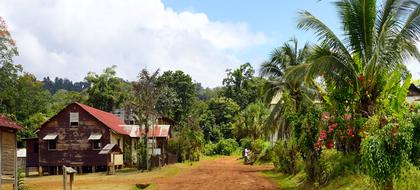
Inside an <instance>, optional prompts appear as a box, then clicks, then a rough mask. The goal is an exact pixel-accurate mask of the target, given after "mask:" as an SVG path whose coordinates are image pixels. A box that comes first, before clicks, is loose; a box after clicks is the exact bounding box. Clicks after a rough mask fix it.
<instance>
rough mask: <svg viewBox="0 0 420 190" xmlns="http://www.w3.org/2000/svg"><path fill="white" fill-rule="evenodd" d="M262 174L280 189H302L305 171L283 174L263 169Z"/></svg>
mask: <svg viewBox="0 0 420 190" xmlns="http://www.w3.org/2000/svg"><path fill="white" fill-rule="evenodd" d="M262 173H263V175H264V176H266V177H268V178H271V179H272V180H274V181H275V182H276V183H277V185H278V187H279V188H280V189H284V190H287V189H300V188H302V189H304V186H305V185H304V179H305V173H304V172H299V173H298V174H296V175H285V174H282V173H278V172H276V171H274V170H269V171H263V172H262Z"/></svg>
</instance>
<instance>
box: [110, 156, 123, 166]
mask: <svg viewBox="0 0 420 190" xmlns="http://www.w3.org/2000/svg"><path fill="white" fill-rule="evenodd" d="M111 155H112V156H114V158H112V160H113V161H114V165H116V166H118V165H123V163H124V157H123V155H122V154H111Z"/></svg>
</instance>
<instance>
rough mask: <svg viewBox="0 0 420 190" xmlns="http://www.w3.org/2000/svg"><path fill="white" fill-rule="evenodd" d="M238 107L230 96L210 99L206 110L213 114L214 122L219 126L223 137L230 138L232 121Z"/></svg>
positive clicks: (231, 135)
mask: <svg viewBox="0 0 420 190" xmlns="http://www.w3.org/2000/svg"><path fill="white" fill-rule="evenodd" d="M239 109H240V107H239V106H238V104H236V103H235V101H233V100H232V99H230V98H226V97H219V98H215V99H211V100H210V101H209V103H208V110H209V111H210V112H211V114H213V116H214V122H215V124H216V125H217V126H218V127H219V128H220V131H221V133H222V134H223V137H224V138H232V137H233V132H232V122H233V121H234V117H235V116H236V114H237V113H238V112H239Z"/></svg>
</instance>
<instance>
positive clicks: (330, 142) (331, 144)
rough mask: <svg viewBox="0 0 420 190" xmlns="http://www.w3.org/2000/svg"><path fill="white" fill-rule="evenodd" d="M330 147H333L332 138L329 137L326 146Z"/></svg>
mask: <svg viewBox="0 0 420 190" xmlns="http://www.w3.org/2000/svg"><path fill="white" fill-rule="evenodd" d="M332 147H334V141H333V140H332V139H330V140H329V141H328V143H327V148H328V149H331V148H332Z"/></svg>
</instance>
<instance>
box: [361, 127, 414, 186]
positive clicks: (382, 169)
mask: <svg viewBox="0 0 420 190" xmlns="http://www.w3.org/2000/svg"><path fill="white" fill-rule="evenodd" d="M412 137H413V125H412V124H411V123H404V124H402V125H398V124H395V123H391V124H387V125H386V126H384V127H383V128H382V129H379V130H378V132H377V133H376V134H372V135H370V136H369V137H367V138H366V139H365V140H364V141H363V142H362V146H361V157H362V164H363V168H364V169H365V170H366V172H367V174H368V175H369V176H370V177H371V179H372V180H373V181H374V183H375V184H376V186H378V187H379V188H392V186H393V181H394V179H398V178H399V177H400V174H401V171H402V169H403V167H404V165H405V164H406V163H407V162H408V160H409V155H410V153H411V148H412V144H413V143H412Z"/></svg>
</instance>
